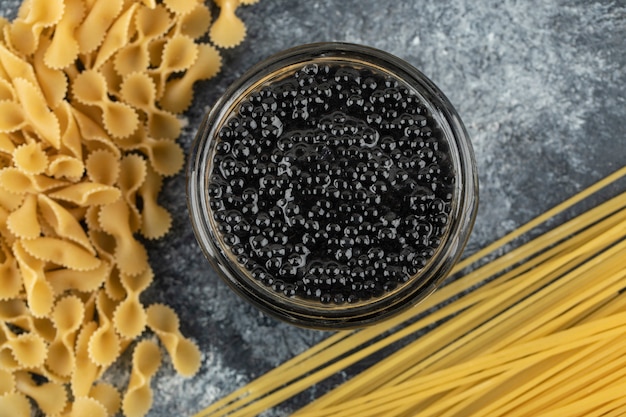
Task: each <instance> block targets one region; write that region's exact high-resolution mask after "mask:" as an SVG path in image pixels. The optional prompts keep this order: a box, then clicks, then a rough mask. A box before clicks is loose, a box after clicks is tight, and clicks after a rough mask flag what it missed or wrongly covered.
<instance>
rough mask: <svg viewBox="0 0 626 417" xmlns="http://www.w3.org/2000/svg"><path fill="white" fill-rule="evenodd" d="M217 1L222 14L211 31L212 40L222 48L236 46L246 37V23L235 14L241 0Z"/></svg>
mask: <svg viewBox="0 0 626 417" xmlns="http://www.w3.org/2000/svg"><path fill="white" fill-rule="evenodd" d="M216 3H217V4H218V5H219V7H220V14H219V16H218V18H217V20H216V21H215V22H214V23H213V25H212V26H211V29H210V31H209V36H210V37H211V41H213V43H214V44H215V45H217V46H219V47H222V48H232V47H235V46H237V45H239V44H240V43H241V42H242V41H243V39H244V38H245V37H246V25H245V24H244V23H243V21H242V20H241V19H239V17H237V15H236V14H235V10H236V9H237V7H238V6H239V0H216Z"/></svg>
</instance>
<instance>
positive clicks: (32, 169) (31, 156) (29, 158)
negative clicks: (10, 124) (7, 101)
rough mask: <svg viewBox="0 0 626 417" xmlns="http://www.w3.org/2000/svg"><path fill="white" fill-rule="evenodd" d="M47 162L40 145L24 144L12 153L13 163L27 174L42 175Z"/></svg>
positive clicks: (46, 156)
mask: <svg viewBox="0 0 626 417" xmlns="http://www.w3.org/2000/svg"><path fill="white" fill-rule="evenodd" d="M0 111H1V109H0ZM48 161H49V159H48V155H47V154H46V152H45V151H44V150H43V149H42V148H41V144H40V143H36V142H33V143H25V144H23V145H20V146H18V147H17V148H15V150H14V151H13V162H14V163H15V165H16V166H17V167H18V168H19V169H21V170H22V171H24V172H26V173H27V174H41V173H43V172H44V171H45V170H46V168H48Z"/></svg>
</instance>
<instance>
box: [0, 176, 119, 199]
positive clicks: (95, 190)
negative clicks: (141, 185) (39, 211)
mask: <svg viewBox="0 0 626 417" xmlns="http://www.w3.org/2000/svg"><path fill="white" fill-rule="evenodd" d="M0 174H1V173H0ZM55 187H58V186H57V185H55ZM48 195H49V196H50V197H51V198H53V199H56V200H62V201H67V202H70V203H73V204H76V205H78V206H81V207H84V206H92V205H102V204H111V203H113V202H115V201H116V200H118V199H119V198H120V196H121V193H120V190H119V189H118V188H116V187H113V186H110V185H104V184H98V183H94V182H80V183H75V184H72V185H68V186H67V187H64V188H61V189H60V190H58V191H54V192H51V193H49V194H48Z"/></svg>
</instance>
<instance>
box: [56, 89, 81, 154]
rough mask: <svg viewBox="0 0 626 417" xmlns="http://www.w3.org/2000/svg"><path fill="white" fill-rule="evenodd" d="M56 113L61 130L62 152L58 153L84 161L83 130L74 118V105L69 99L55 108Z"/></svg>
mask: <svg viewBox="0 0 626 417" xmlns="http://www.w3.org/2000/svg"><path fill="white" fill-rule="evenodd" d="M54 114H55V115H56V116H57V119H58V120H59V126H60V130H61V149H60V152H61V153H60V154H58V155H66V156H72V157H74V158H76V159H77V160H80V161H82V160H83V148H82V144H81V141H82V138H81V136H82V135H81V132H80V131H79V130H78V124H77V123H76V120H75V119H74V113H73V111H72V106H71V105H70V104H69V103H68V102H67V101H63V102H62V103H61V104H60V105H59V107H57V108H56V109H55V113H54Z"/></svg>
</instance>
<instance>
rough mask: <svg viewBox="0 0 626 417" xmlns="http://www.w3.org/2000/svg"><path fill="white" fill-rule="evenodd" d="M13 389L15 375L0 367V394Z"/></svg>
mask: <svg viewBox="0 0 626 417" xmlns="http://www.w3.org/2000/svg"><path fill="white" fill-rule="evenodd" d="M14 390H15V375H13V374H12V373H11V372H9V371H6V370H4V369H0V396H2V395H4V394H8V393H10V392H13V391H14Z"/></svg>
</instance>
